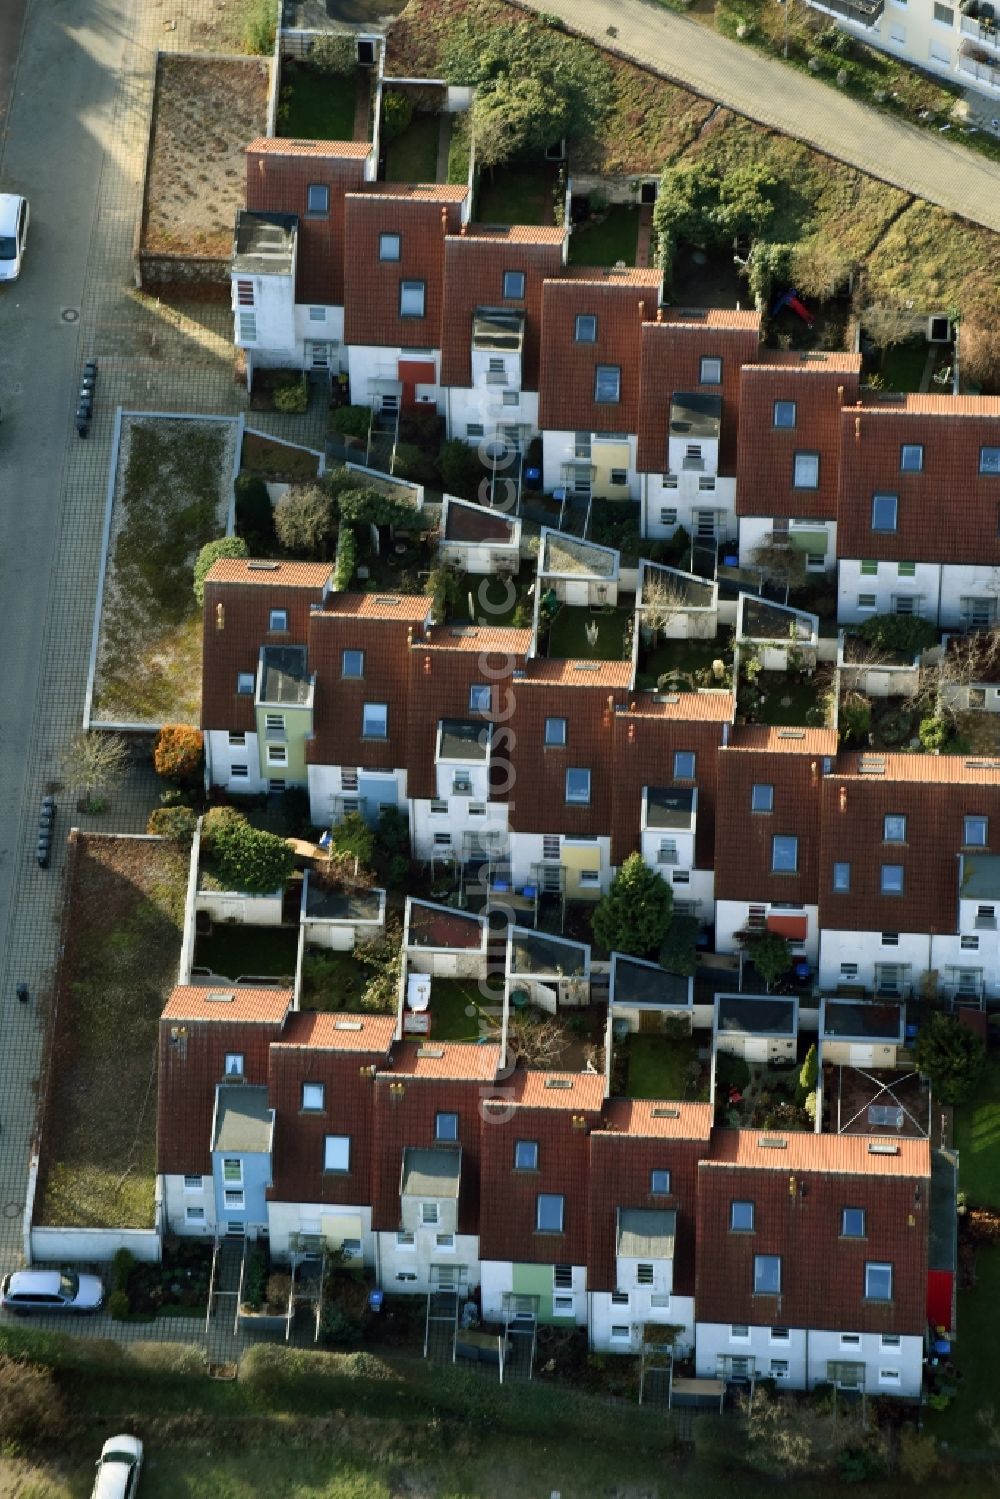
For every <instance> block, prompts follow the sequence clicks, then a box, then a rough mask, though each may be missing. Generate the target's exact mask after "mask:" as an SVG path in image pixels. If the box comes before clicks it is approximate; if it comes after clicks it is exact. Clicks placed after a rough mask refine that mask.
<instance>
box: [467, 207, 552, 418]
mask: <svg viewBox="0 0 1000 1499" xmlns="http://www.w3.org/2000/svg"><path fill="white" fill-rule="evenodd" d="M562 238H563V235H562V230H561V229H555V228H544V229H543V228H536V229H524V230H520V229H519V230H517V231H514V230H511V231H509V232H507V233H504V234H501V233H496V234H492V233H484V232H482V231H481V230H480V229H479V226H477V225H470V226H469V229H468V232H467V233H466V232H465V231H463V232H462V233H461V234H459V235H450V236H449V237H448V239H446V240H445V247H444V267H445V268H444V278H445V306H446V307H447V309H448V316H447V317H446V318H445V321H444V333H443V343H442V349H441V382H442V384H444V385H457V386H463V387H467V386H470V385H471V384H472V359H471V352H472V320H473V317H474V315H475V313H476V311H477V309H478V308H480V307H490V308H503V309H504V310H506V311H520V312H523V313H524V342H523V345H522V354H521V389H522V390H528V391H531V390H537V389H538V356H539V346H540V342H541V324H542V283H543V281H545V280H546V278H547V277H553V276H559V275H560V274H561V271H562ZM505 271H522V272H523V273H524V283H525V284H524V297H523V298H522V299H520V300H518V301H508V300H506V299H505V298H504V295H503V283H504V272H505Z"/></svg>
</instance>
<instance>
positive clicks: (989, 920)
mask: <svg viewBox="0 0 1000 1499" xmlns="http://www.w3.org/2000/svg"><path fill="white" fill-rule="evenodd" d="M996 925H997V908H996V906H977V907H976V926H977V927H980V928H981V929H982V930H984V931H988V932H993V931H996Z"/></svg>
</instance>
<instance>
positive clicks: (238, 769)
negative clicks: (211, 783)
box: [229, 765, 250, 781]
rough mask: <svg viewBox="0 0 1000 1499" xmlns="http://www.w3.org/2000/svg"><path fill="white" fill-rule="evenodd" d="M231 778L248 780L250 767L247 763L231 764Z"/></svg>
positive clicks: (233, 779)
mask: <svg viewBox="0 0 1000 1499" xmlns="http://www.w3.org/2000/svg"><path fill="white" fill-rule="evenodd" d="M229 779H230V780H231V781H248V780H249V779H250V769H249V767H248V766H246V765H230V767H229Z"/></svg>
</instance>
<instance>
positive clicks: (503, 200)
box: [476, 162, 556, 224]
mask: <svg viewBox="0 0 1000 1499" xmlns="http://www.w3.org/2000/svg"><path fill="white" fill-rule="evenodd" d="M555 183H556V173H555V170H554V168H553V167H551V166H546V164H545V163H544V162H533V163H523V162H514V163H512V164H511V165H510V166H506V167H495V168H494V169H493V170H492V171H489V172H484V173H483V175H482V177H481V178H480V182H479V193H478V198H477V203H476V218H477V220H478V221H479V223H481V224H554V223H555V217H554V215H553V212H552V209H553V205H554V200H553V196H552V193H553V189H554V188H555Z"/></svg>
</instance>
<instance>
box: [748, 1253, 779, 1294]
mask: <svg viewBox="0 0 1000 1499" xmlns="http://www.w3.org/2000/svg"><path fill="white" fill-rule="evenodd" d="M753 1289H754V1294H755V1295H756V1296H778V1295H780V1293H781V1256H780V1255H778V1254H755V1255H754V1257H753Z"/></svg>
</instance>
